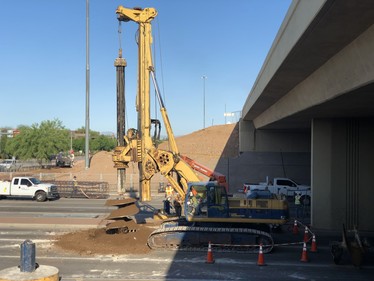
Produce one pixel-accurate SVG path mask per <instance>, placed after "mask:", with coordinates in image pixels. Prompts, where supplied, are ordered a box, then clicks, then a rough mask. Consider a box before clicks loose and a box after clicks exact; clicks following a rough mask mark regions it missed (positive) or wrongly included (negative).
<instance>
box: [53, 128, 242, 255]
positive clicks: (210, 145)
mask: <svg viewBox="0 0 374 281" xmlns="http://www.w3.org/2000/svg"><path fill="white" fill-rule="evenodd" d="M238 135H239V134H238V126H237V125H235V124H230V125H218V126H212V127H209V128H206V129H203V130H200V131H197V132H194V133H192V134H189V135H186V136H181V137H178V138H176V142H177V145H178V148H179V152H180V153H181V154H182V155H186V156H188V157H190V158H192V159H194V160H195V161H198V162H199V163H201V164H203V165H206V166H208V167H214V165H215V164H216V163H217V161H218V160H219V158H220V157H222V156H224V157H235V156H236V155H237V151H238V143H239V142H238ZM160 149H168V147H167V143H163V144H161V145H160ZM111 157H112V156H111V153H109V152H99V153H97V154H95V155H94V156H93V157H92V159H91V165H90V168H89V169H85V163H84V161H79V162H77V163H76V165H75V166H74V167H73V168H71V169H70V170H71V173H73V174H74V175H76V176H77V178H78V179H79V180H90V179H91V178H93V177H94V176H96V175H97V174H98V173H105V174H113V176H112V178H110V183H115V182H116V180H117V179H116V169H114V168H113V162H112V158H111ZM134 167H136V165H134ZM130 169H133V172H137V171H136V169H134V168H133V167H130ZM58 171H65V170H64V169H55V170H54V172H58ZM129 172H132V171H129ZM106 180H107V179H106ZM152 226H153V225H150V226H147V225H137V230H136V231H135V232H129V233H126V234H106V232H105V230H104V229H90V230H83V231H78V232H73V233H68V234H65V235H62V236H59V237H58V238H57V241H56V242H55V246H56V247H58V248H59V249H62V250H65V251H72V252H75V253H78V254H80V255H105V254H146V253H147V252H148V251H149V248H148V246H147V238H148V236H149V234H150V233H151V232H152V230H153V229H154V228H152ZM77 241H79V243H77Z"/></svg>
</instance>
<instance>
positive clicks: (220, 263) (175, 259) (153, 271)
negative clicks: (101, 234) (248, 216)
mask: <svg viewBox="0 0 374 281" xmlns="http://www.w3.org/2000/svg"><path fill="white" fill-rule="evenodd" d="M104 203H105V200H86V199H64V198H63V199H60V200H57V201H50V202H44V203H37V202H35V201H31V200H0V259H1V263H0V271H1V270H3V269H7V268H10V267H14V266H17V265H19V263H20V244H21V243H22V242H23V241H25V240H26V239H30V240H32V241H33V242H34V243H35V244H36V262H37V263H39V264H41V265H49V266H54V267H57V268H58V269H59V272H60V273H59V275H60V277H61V280H62V281H73V280H74V281H77V280H80V281H84V280H87V281H89V280H91V281H99V280H100V281H104V280H107V281H108V280H372V279H373V276H374V258H373V256H374V255H373V253H372V252H371V251H372V250H371V251H370V252H369V254H368V255H367V258H368V259H367V261H366V262H365V263H364V265H363V266H362V267H361V268H360V269H359V268H356V267H354V266H353V265H352V264H351V263H350V257H349V256H348V254H346V255H345V256H344V259H343V264H342V265H335V264H334V263H333V261H332V258H331V254H330V247H329V243H330V242H331V241H332V240H341V238H340V237H339V236H335V235H334V234H332V235H331V234H329V235H327V234H320V235H317V237H316V238H317V245H318V252H317V253H311V252H308V259H309V262H301V261H300V259H301V255H302V244H300V243H298V242H300V241H302V239H303V233H302V232H303V231H300V233H299V234H298V235H293V234H292V233H291V232H290V230H291V229H292V223H291V224H290V225H289V226H288V227H285V229H284V232H283V233H281V234H275V235H274V238H275V242H276V243H277V244H282V245H278V246H276V247H275V249H274V251H273V252H272V253H270V254H266V255H264V260H265V264H266V266H258V265H257V260H258V254H244V253H224V252H220V251H218V250H217V251H216V249H215V247H214V246H213V249H212V254H213V258H214V263H213V264H207V263H206V261H207V253H206V252H185V251H153V252H151V253H150V254H147V255H123V256H111V255H108V256H96V257H82V256H79V255H72V254H61V253H57V252H55V251H54V250H53V248H52V247H51V246H50V242H51V241H53V239H54V236H55V235H56V234H57V233H60V232H64V231H71V230H73V229H77V228H83V227H96V226H97V225H98V224H99V223H100V221H101V220H102V219H103V218H104V217H105V216H106V215H107V214H108V213H109V212H110V210H111V209H112V208H110V207H105V206H104ZM160 207H161V201H160V200H155V202H152V203H151V204H149V205H148V206H147V207H146V208H143V209H144V210H145V211H146V210H150V209H152V208H160ZM145 211H144V213H146V212H145ZM95 224H96V225H95ZM77 243H79V241H77ZM309 248H310V245H308V249H309ZM371 249H372V248H371Z"/></svg>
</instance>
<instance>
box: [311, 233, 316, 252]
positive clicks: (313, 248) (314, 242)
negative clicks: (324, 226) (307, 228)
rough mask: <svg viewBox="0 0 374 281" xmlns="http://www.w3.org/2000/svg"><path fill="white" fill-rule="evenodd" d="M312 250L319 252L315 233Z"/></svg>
mask: <svg viewBox="0 0 374 281" xmlns="http://www.w3.org/2000/svg"><path fill="white" fill-rule="evenodd" d="M310 251H311V252H313V253H316V252H317V243H316V236H315V235H313V238H312V247H311V248H310Z"/></svg>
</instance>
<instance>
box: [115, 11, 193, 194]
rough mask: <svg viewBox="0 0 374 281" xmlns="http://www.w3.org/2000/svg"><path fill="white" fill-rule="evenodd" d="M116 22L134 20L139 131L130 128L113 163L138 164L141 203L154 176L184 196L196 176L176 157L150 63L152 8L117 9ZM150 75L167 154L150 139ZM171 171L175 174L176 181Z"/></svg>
mask: <svg viewBox="0 0 374 281" xmlns="http://www.w3.org/2000/svg"><path fill="white" fill-rule="evenodd" d="M116 14H117V16H118V20H119V21H125V22H127V21H134V22H136V23H137V24H138V25H139V30H138V36H137V39H138V42H137V43H138V90H137V96H136V110H137V112H138V129H130V130H128V132H127V135H126V136H125V137H124V138H125V145H124V146H119V147H117V148H116V149H115V152H114V154H113V161H114V163H115V167H117V168H127V167H128V163H129V162H130V161H133V162H138V168H139V189H140V200H141V201H150V200H151V178H152V176H153V175H154V174H155V173H157V172H161V174H162V175H164V176H165V177H166V179H167V180H168V181H169V182H170V183H171V185H172V186H173V188H174V190H176V191H177V192H178V193H179V194H181V195H182V196H184V194H185V191H186V190H187V185H188V182H191V181H199V178H198V176H197V175H196V174H195V172H194V171H193V170H192V168H191V167H189V165H188V164H187V163H185V162H184V161H183V160H182V159H181V158H180V156H179V151H178V148H177V145H176V142H175V137H174V134H173V132H172V129H171V125H170V122H169V119H168V116H167V112H166V108H165V106H164V103H163V101H162V98H161V95H160V92H159V88H158V85H157V81H156V78H155V76H154V67H153V62H152V54H151V45H152V41H153V40H152V27H151V21H152V20H153V19H154V18H155V17H156V16H157V11H156V10H155V9H154V8H145V9H140V8H134V9H129V8H125V7H122V6H119V7H118V8H117V10H116ZM150 76H152V80H153V83H154V86H155V90H156V94H157V99H158V102H159V105H160V108H161V114H162V118H163V121H164V125H165V128H166V131H167V134H168V139H169V146H170V151H163V150H160V149H157V147H156V146H155V144H154V143H153V140H152V138H151V125H152V119H151V118H150ZM172 172H176V173H177V175H178V178H177V179H175V178H174V177H173V175H172Z"/></svg>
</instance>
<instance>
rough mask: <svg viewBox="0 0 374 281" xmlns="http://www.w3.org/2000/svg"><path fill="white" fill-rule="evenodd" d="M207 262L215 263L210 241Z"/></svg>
mask: <svg viewBox="0 0 374 281" xmlns="http://www.w3.org/2000/svg"><path fill="white" fill-rule="evenodd" d="M206 263H214V258H213V253H212V246H211V245H210V241H209V245H208V255H207V257H206Z"/></svg>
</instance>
